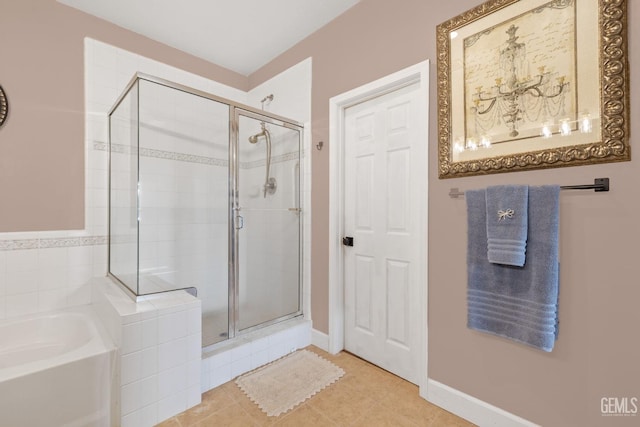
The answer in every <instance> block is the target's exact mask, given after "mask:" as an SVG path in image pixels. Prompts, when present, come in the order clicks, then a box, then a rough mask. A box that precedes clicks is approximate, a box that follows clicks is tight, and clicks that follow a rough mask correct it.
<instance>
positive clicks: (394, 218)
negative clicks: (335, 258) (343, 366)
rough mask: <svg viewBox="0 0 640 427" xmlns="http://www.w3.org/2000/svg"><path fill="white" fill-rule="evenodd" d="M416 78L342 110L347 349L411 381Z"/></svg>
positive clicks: (415, 352)
mask: <svg viewBox="0 0 640 427" xmlns="http://www.w3.org/2000/svg"><path fill="white" fill-rule="evenodd" d="M420 94H421V91H420V90H419V83H414V84H412V85H410V86H406V87H404V88H401V89H397V90H395V91H393V92H391V93H388V94H386V95H383V96H380V97H377V98H374V99H371V100H369V101H366V102H363V103H361V104H358V105H355V106H352V107H349V108H347V109H346V110H345V122H344V124H345V159H344V165H345V172H344V173H345V175H344V198H345V200H344V232H345V236H350V237H353V240H354V244H353V246H352V247H350V246H344V248H343V249H344V286H345V295H344V298H345V318H344V319H345V331H344V334H345V349H346V350H348V351H350V352H352V353H354V354H356V355H358V356H360V357H362V358H364V359H366V360H369V361H371V362H372V363H374V364H376V365H378V366H380V367H382V368H384V369H386V370H388V371H390V372H393V373H395V374H396V375H398V376H400V377H402V378H405V379H407V380H408V381H411V382H413V383H416V384H417V383H418V382H419V374H420V369H419V368H420V367H419V363H420V356H421V352H420V343H421V341H420V336H419V335H418V334H419V331H420V322H421V318H420V314H421V311H420V309H421V307H419V306H418V305H417V304H418V301H419V299H420V298H419V292H420V289H419V286H420V284H419V283H420V282H419V272H420V270H419V269H420V266H419V263H420V262H426V261H425V260H421V259H419V258H420V240H419V239H421V238H424V236H421V235H420V232H419V230H420V229H421V228H420V227H419V221H420V209H419V206H420V203H419V202H420V198H421V197H426V195H425V194H420V191H419V188H423V186H422V185H417V184H418V183H417V182H416V177H417V176H418V175H419V176H422V174H419V173H417V172H418V170H419V168H421V167H422V168H425V167H426V166H425V162H426V158H421V155H418V153H422V152H424V150H417V149H416V147H417V144H426V141H421V140H420V135H421V132H420V131H419V126H418V120H427V119H428V118H427V117H418V111H419V108H418V101H419V98H418V97H419V96H420Z"/></svg>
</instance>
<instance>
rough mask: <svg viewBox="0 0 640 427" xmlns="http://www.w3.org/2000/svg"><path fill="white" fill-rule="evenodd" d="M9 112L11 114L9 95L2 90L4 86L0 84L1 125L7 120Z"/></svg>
mask: <svg viewBox="0 0 640 427" xmlns="http://www.w3.org/2000/svg"><path fill="white" fill-rule="evenodd" d="M7 114H9V102H8V101H7V95H5V93H4V90H2V86H0V126H2V125H3V124H4V122H5V120H7Z"/></svg>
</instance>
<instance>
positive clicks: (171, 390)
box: [93, 278, 202, 427]
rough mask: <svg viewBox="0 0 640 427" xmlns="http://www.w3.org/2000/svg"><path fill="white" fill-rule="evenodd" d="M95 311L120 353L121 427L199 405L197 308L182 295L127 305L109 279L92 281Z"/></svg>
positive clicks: (118, 400) (152, 421) (117, 408)
mask: <svg viewBox="0 0 640 427" xmlns="http://www.w3.org/2000/svg"><path fill="white" fill-rule="evenodd" d="M93 294H94V296H93V299H94V306H95V307H96V311H97V312H98V314H99V315H100V318H101V319H102V321H103V323H104V325H105V327H106V329H107V330H108V332H109V334H110V335H111V337H112V339H113V341H114V343H115V344H116V345H117V347H118V349H119V364H118V366H117V367H116V372H117V373H118V384H119V389H118V390H119V392H116V393H115V394H114V396H113V398H114V408H115V409H114V410H115V413H116V415H115V416H116V417H120V419H121V425H122V427H127V426H132V427H141V426H152V425H154V424H156V423H158V422H160V421H163V420H165V419H167V418H169V417H172V416H173V415H175V414H178V413H180V412H182V411H184V410H186V409H187V408H190V407H192V406H194V405H197V404H198V403H200V393H201V390H200V389H201V386H200V369H201V363H202V361H201V353H202V346H201V304H200V301H199V300H198V299H196V298H194V297H193V296H191V295H190V294H188V293H186V292H184V291H173V292H166V293H160V294H155V295H148V296H145V297H139V299H138V302H134V301H132V300H131V298H130V297H129V295H126V294H125V293H124V291H123V290H122V289H120V288H119V287H118V286H117V285H116V284H115V283H113V282H112V281H111V280H110V279H107V278H103V279H95V280H94V284H93Z"/></svg>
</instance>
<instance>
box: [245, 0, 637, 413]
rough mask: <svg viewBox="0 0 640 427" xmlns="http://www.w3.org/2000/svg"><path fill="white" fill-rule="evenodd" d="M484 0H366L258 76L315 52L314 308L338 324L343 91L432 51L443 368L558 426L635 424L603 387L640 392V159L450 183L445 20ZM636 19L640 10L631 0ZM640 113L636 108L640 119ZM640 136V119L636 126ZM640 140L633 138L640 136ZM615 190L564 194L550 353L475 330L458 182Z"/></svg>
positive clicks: (633, 57) (433, 273) (433, 270)
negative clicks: (610, 411)
mask: <svg viewBox="0 0 640 427" xmlns="http://www.w3.org/2000/svg"><path fill="white" fill-rule="evenodd" d="M480 3H481V1H479V0H457V1H450V2H440V1H426V0H402V1H388V0H363V1H362V2H361V3H360V4H358V5H357V6H355V7H354V8H352V9H350V10H349V11H348V12H347V13H346V14H344V15H343V16H341V17H339V18H338V19H337V20H335V21H333V22H332V23H330V24H329V25H328V26H326V27H324V28H323V29H321V30H319V31H318V32H316V33H314V34H313V35H311V36H310V37H308V38H307V39H305V40H304V41H302V42H301V43H299V44H298V45H296V46H295V47H293V48H292V49H290V50H289V51H287V52H285V53H284V54H283V55H281V56H280V57H279V58H277V59H276V60H274V61H273V62H271V63H270V64H268V65H266V66H265V67H263V68H262V69H260V70H258V71H257V72H255V73H254V74H253V75H251V76H249V78H250V86H255V85H257V84H259V83H260V82H262V81H264V80H266V79H268V78H270V77H271V76H273V75H275V74H277V73H278V72H280V71H282V70H284V69H286V68H287V67H289V66H291V65H293V64H295V63H296V62H298V61H300V60H301V59H304V58H306V57H307V56H312V57H313V92H312V96H313V101H312V114H313V122H312V135H313V141H312V142H313V143H314V144H315V143H317V142H318V141H321V140H322V141H325V143H326V145H325V147H326V148H325V149H324V150H322V151H315V150H314V152H313V154H312V155H313V160H312V166H313V188H312V194H313V197H312V208H313V226H312V235H313V237H312V259H313V266H312V315H313V321H314V328H316V329H318V330H320V331H323V332H327V330H328V302H327V300H328V271H327V270H328V236H327V229H328V218H329V212H328V210H327V206H328V201H329V188H328V183H329V152H328V151H329V150H330V149H331V141H329V98H331V97H332V96H335V95H338V94H340V93H342V92H344V91H347V90H350V89H352V88H354V87H357V86H359V85H362V84H364V83H367V82H369V81H371V80H374V79H376V78H379V77H382V76H384V75H387V74H389V73H391V72H393V71H397V70H399V69H402V68H404V67H406V66H409V65H412V64H414V63H417V62H419V61H422V60H424V59H429V60H431V61H432V63H431V72H432V73H431V85H430V90H431V96H430V110H431V111H430V115H429V124H430V134H429V141H428V143H429V171H430V177H429V196H428V197H429V238H428V239H429V242H428V243H429V257H428V261H427V260H425V262H428V275H429V376H430V377H431V378H433V379H435V380H437V381H440V382H442V383H444V384H447V385H449V386H451V387H453V388H456V389H458V390H460V391H462V392H465V393H468V394H470V395H472V396H475V397H477V398H479V399H481V400H484V401H487V402H489V403H491V404H494V405H496V406H498V407H500V408H503V409H505V410H507V411H510V412H513V413H515V414H517V415H519V416H522V417H524V418H526V419H529V420H531V421H534V422H536V423H539V424H542V425H544V426H602V425H611V426H627V425H628V426H630V425H637V423H638V421H639V420H640V415H638V416H637V417H626V418H625V417H618V418H603V417H602V416H601V415H600V399H601V398H602V397H609V396H611V397H625V396H626V397H633V396H635V397H639V398H640V363H638V361H639V360H640V344H639V343H638V341H639V340H638V338H637V337H638V335H639V327H640V309H639V308H638V304H639V301H640V285H639V283H640V280H638V278H637V277H636V274H638V271H637V269H636V268H635V265H636V263H637V262H638V256H639V255H638V254H639V253H640V251H639V250H638V248H637V246H638V242H639V241H640V225H638V218H639V217H640V214H639V212H640V186H638V182H639V181H640V169H639V168H638V163H639V162H640V159H638V158H637V153H634V154H636V156H635V159H634V160H633V161H632V162H625V163H613V164H608V165H598V166H584V167H571V168H562V169H551V170H546V171H533V172H519V173H509V174H499V175H491V176H483V177H472V178H463V179H455V180H439V179H438V177H437V162H436V160H437V158H436V120H437V119H436V85H435V61H436V48H435V41H434V35H435V27H436V25H437V24H439V23H441V22H443V21H445V20H447V19H448V18H451V17H453V16H455V15H458V14H460V13H462V12H464V11H465V10H467V9H469V8H471V7H473V6H476V5H478V4H480ZM629 3H630V5H629V22H630V23H633V22H637V21H638V20H640V7H639V5H638V3H637V2H635V1H630V2H629ZM629 27H630V28H629V39H630V40H629V52H630V70H631V73H630V75H631V79H630V80H631V84H632V86H631V109H632V112H633V111H637V109H638V108H640V103H639V102H638V100H639V96H638V93H639V92H638V86H637V85H635V83H636V82H638V81H640V55H639V54H638V53H637V48H638V45H639V44H640V29H638V27H637V26H634V25H630V26H629ZM635 115H636V114H632V117H634V116H635ZM638 134H640V124H639V123H638V121H637V120H635V121H632V123H631V135H638ZM634 142H635V141H634V139H633V138H632V140H631V144H632V146H633V145H634ZM605 176H608V177H609V178H610V179H611V186H612V187H611V191H610V192H609V193H606V194H603V193H598V194H596V193H593V192H563V193H562V194H561V208H560V209H561V224H560V227H561V235H560V242H561V254H560V256H561V279H560V282H561V284H560V336H559V340H558V342H557V344H556V348H555V349H554V351H553V352H552V353H550V354H547V353H544V352H542V351H538V350H534V349H530V348H527V347H525V346H522V345H518V344H515V343H513V342H509V341H505V340H502V339H499V338H495V337H490V336H488V335H485V334H481V333H478V332H474V331H471V330H468V329H467V328H466V300H465V297H466V269H465V257H466V254H465V251H466V212H465V209H466V208H465V203H464V201H463V200H452V199H450V198H449V197H448V195H447V193H448V191H449V188H450V187H452V186H454V187H460V188H461V189H469V188H477V187H485V186H487V185H494V184H498V183H513V184H532V185H540V184H548V183H559V184H583V183H590V182H593V179H594V178H596V177H605Z"/></svg>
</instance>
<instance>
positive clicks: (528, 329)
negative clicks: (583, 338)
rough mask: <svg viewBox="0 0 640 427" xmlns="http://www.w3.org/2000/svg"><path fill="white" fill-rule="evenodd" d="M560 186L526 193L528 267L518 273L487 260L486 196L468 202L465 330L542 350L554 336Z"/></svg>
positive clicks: (476, 194)
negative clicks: (472, 330) (527, 194)
mask: <svg viewBox="0 0 640 427" xmlns="http://www.w3.org/2000/svg"><path fill="white" fill-rule="evenodd" d="M559 194H560V188H559V187H558V186H543V187H530V188H529V211H528V230H529V232H528V242H527V262H526V264H525V265H524V267H522V268H518V267H513V266H508V265H501V264H492V263H490V262H489V261H488V260H487V256H486V249H485V248H486V246H485V245H486V241H487V228H486V227H485V226H484V224H485V223H486V212H487V211H486V191H485V190H472V191H467V192H466V193H465V199H466V201H467V215H468V218H467V221H468V242H467V274H468V287H467V303H468V316H467V326H468V327H469V328H470V329H475V330H478V331H482V332H486V333H490V334H493V335H498V336H501V337H505V338H509V339H511V340H514V341H517V342H521V343H524V344H527V345H530V346H533V347H536V348H539V349H542V350H544V351H551V350H552V349H553V346H554V343H555V340H556V338H557V333H558V277H559V274H558V266H559V265H558V214H559Z"/></svg>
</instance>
